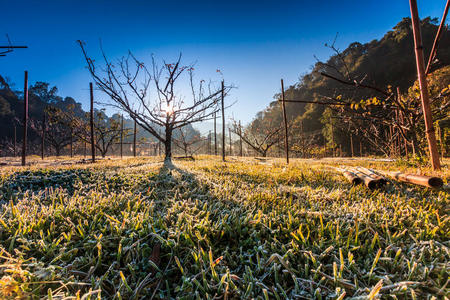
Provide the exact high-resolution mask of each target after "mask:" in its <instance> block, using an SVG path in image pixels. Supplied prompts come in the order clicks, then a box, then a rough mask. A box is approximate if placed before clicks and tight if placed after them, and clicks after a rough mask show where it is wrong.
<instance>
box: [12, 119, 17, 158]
mask: <svg viewBox="0 0 450 300" xmlns="http://www.w3.org/2000/svg"><path fill="white" fill-rule="evenodd" d="M16 149H17V127H16V126H14V148H13V152H14V157H16V155H17V151H16Z"/></svg>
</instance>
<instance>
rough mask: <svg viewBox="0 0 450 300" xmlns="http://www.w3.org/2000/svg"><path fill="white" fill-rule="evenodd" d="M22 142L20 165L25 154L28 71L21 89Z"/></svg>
mask: <svg viewBox="0 0 450 300" xmlns="http://www.w3.org/2000/svg"><path fill="white" fill-rule="evenodd" d="M23 105H24V106H23V143H22V166H25V163H26V156H27V131H28V71H25V84H24V89H23Z"/></svg>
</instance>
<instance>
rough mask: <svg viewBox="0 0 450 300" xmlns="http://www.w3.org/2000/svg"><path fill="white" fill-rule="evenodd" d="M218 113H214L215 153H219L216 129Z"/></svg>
mask: <svg viewBox="0 0 450 300" xmlns="http://www.w3.org/2000/svg"><path fill="white" fill-rule="evenodd" d="M216 119H217V116H216V113H214V155H217V129H216Z"/></svg>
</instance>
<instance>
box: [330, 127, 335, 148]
mask: <svg viewBox="0 0 450 300" xmlns="http://www.w3.org/2000/svg"><path fill="white" fill-rule="evenodd" d="M330 123H331V151H332V156H333V157H334V156H335V155H334V148H335V147H334V128H333V127H334V126H333V120H331V122H330Z"/></svg>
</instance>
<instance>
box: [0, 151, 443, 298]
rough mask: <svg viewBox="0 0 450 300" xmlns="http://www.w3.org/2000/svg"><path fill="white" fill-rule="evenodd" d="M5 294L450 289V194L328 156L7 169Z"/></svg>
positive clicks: (367, 294) (417, 292)
mask: <svg viewBox="0 0 450 300" xmlns="http://www.w3.org/2000/svg"><path fill="white" fill-rule="evenodd" d="M0 180H1V182H0V184H1V185H0V197H1V202H2V203H3V204H2V206H1V208H0V216H1V218H0V295H1V297H3V298H5V297H10V298H13V297H19V298H20V297H21V298H27V297H31V298H32V297H35V298H39V297H41V298H42V297H53V298H64V297H68V296H74V297H77V296H79V297H80V298H82V297H83V296H85V299H86V298H89V297H91V298H95V297H98V296H99V295H100V296H101V297H102V298H106V299H120V298H122V299H141V298H151V297H153V298H155V299H167V298H174V299H175V298H180V297H185V298H188V299H190V298H201V299H208V298H209V299H212V298H214V297H215V298H216V299H218V298H227V299H245V298H255V299H269V298H270V299H272V298H275V299H277V298H278V299H311V298H318V299H320V298H322V299H327V298H329V299H336V298H340V299H342V298H344V297H349V298H351V297H353V298H355V299H366V298H377V297H387V296H388V295H391V296H393V295H395V296H397V297H398V298H416V299H427V298H430V299H431V298H432V297H433V296H436V297H437V298H441V297H445V295H448V293H449V288H448V270H449V269H450V266H449V263H448V262H449V261H450V257H449V249H448V247H449V242H448V241H449V231H448V228H449V226H448V225H449V224H448V222H449V217H448V211H447V210H446V209H447V208H448V205H449V198H448V194H447V193H445V192H439V191H430V190H426V189H422V188H411V187H407V186H403V185H399V186H396V187H395V188H387V189H385V190H381V191H369V190H367V189H365V188H364V187H353V188H351V187H350V186H348V185H347V183H346V182H345V179H344V178H341V177H340V176H338V175H337V174H335V173H333V172H331V171H330V169H329V168H327V167H326V166H324V165H320V164H316V165H312V166H311V165H304V164H294V165H293V166H290V167H288V168H286V167H284V166H283V165H281V164H264V165H262V164H258V163H252V162H239V161H233V162H228V163H221V162H218V161H213V160H209V159H200V160H197V161H196V162H176V163H175V164H174V165H172V166H162V164H161V163H157V162H155V161H146V160H145V159H140V160H124V161H110V162H105V163H99V164H96V165H92V166H88V165H83V166H73V167H68V166H66V167H62V166H59V167H51V168H50V167H46V168H45V169H39V168H38V167H32V168H29V169H28V170H24V169H17V170H15V169H9V170H8V171H5V170H4V171H2V173H1V177H0Z"/></svg>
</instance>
